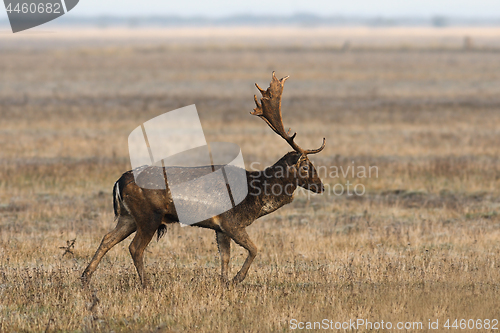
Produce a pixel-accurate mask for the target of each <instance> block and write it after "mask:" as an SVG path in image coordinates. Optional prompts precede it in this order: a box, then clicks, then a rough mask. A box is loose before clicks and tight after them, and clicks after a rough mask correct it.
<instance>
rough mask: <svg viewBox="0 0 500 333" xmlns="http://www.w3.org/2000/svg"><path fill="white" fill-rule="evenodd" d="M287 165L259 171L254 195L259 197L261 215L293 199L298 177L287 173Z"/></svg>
mask: <svg viewBox="0 0 500 333" xmlns="http://www.w3.org/2000/svg"><path fill="white" fill-rule="evenodd" d="M284 167H285V166H281V165H277V164H275V165H273V166H270V167H268V168H266V169H265V170H263V171H258V172H257V174H258V177H256V178H255V181H254V184H253V185H254V186H251V187H252V188H253V189H254V195H256V196H258V197H259V202H260V205H261V209H260V214H259V217H260V216H264V215H267V214H269V213H272V212H274V211H275V210H277V209H279V208H281V207H283V206H284V205H286V204H289V203H291V202H292V201H293V192H295V190H296V189H297V181H296V179H295V178H294V177H293V176H292V175H290V174H287V172H286V168H284Z"/></svg>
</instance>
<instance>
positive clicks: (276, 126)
mask: <svg viewBox="0 0 500 333" xmlns="http://www.w3.org/2000/svg"><path fill="white" fill-rule="evenodd" d="M287 79H288V76H286V77H284V78H282V79H280V80H278V79H277V78H276V76H275V75H274V71H273V78H272V80H271V84H270V85H269V88H267V90H264V89H262V88H261V87H259V85H258V84H257V83H256V84H255V86H256V87H257V89H259V91H260V93H261V94H262V98H261V99H260V103H259V101H258V99H257V96H256V95H254V100H255V104H256V105H257V107H256V108H255V109H253V110H254V111H253V112H250V114H252V115H254V116H259V117H260V118H262V119H263V120H264V121H265V122H266V123H267V124H268V125H269V127H271V129H272V130H273V131H274V132H275V133H276V134H278V135H279V136H281V137H282V138H283V139H285V141H286V142H288V144H289V145H290V146H291V147H292V148H293V149H294V150H295V151H296V152H299V153H301V154H302V155H308V154H316V153H319V152H320V151H322V150H323V148H325V144H326V140H325V138H323V144H322V145H321V147H320V148H318V149H311V150H304V149H302V148H300V147H299V145H297V144H296V143H295V141H293V139H294V138H295V136H296V135H297V133H294V134H293V135H292V136H290V135H288V134H289V133H290V129H289V130H288V132H285V128H284V127H283V118H282V116H281V94H282V93H283V86H284V84H285V81H286V80H287Z"/></svg>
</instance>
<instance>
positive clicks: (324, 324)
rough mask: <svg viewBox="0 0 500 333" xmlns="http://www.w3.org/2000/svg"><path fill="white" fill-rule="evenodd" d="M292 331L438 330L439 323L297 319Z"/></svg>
mask: <svg viewBox="0 0 500 333" xmlns="http://www.w3.org/2000/svg"><path fill="white" fill-rule="evenodd" d="M289 324H290V329H292V330H296V329H299V330H304V329H306V330H343V331H345V330H353V331H354V330H377V331H379V330H394V329H397V330H412V331H416V330H423V329H424V327H425V328H426V329H437V328H438V322H437V321H436V322H431V321H430V320H429V321H428V322H427V323H423V322H420V321H407V322H403V321H399V322H394V323H393V322H390V321H384V320H367V319H349V320H347V321H333V320H330V319H323V320H321V321H299V320H297V319H291V320H290V323H289Z"/></svg>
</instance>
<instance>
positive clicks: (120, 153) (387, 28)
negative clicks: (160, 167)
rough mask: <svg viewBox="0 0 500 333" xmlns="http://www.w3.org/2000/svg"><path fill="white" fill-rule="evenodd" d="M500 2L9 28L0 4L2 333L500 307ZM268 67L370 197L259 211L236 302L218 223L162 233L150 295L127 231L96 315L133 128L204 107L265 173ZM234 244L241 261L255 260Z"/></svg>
mask: <svg viewBox="0 0 500 333" xmlns="http://www.w3.org/2000/svg"><path fill="white" fill-rule="evenodd" d="M498 13H500V3H499V2H498V1H493V0H479V1H475V2H470V1H451V0H442V1H427V0H426V1H416V0H415V1H413V0H411V1H410V0H408V1H404V2H401V1H389V0H382V1H376V2H374V1H368V0H366V1H352V2H345V1H342V2H340V1H307V2H305V1H284V0H283V1H260V0H259V1H252V2H245V3H243V2H234V1H211V2H202V1H194V0H192V1H184V2H165V1H161V2H160V1H142V2H133V1H128V0H127V1H115V0H113V1H111V0H110V1H106V2H102V1H95V0H92V1H91V0H87V1H81V2H80V3H79V4H78V5H77V7H75V9H73V10H72V11H71V12H70V13H68V14H66V15H65V16H63V17H61V18H59V19H57V20H55V21H52V22H50V23H47V24H45V25H42V26H39V27H36V28H33V29H30V30H27V31H24V32H20V33H16V34H13V33H12V32H11V30H10V27H9V25H8V21H7V15H6V13H5V12H4V11H3V10H2V11H0V295H1V297H0V298H2V299H4V304H5V305H4V306H3V307H2V306H0V330H2V327H3V328H4V329H6V330H7V331H9V330H10V331H13V330H43V329H46V330H49V331H50V330H52V329H53V330H58V329H59V330H63V331H65V330H76V331H85V330H87V331H110V330H115V331H127V330H135V331H140V330H144V331H146V330H149V331H151V330H154V329H159V330H163V329H164V330H165V331H169V330H171V331H183V330H185V329H190V330H192V331H202V330H204V329H206V330H207V331H210V330H218V331H221V332H225V331H227V332H232V331H235V330H236V329H240V330H245V331H259V332H262V331H273V330H285V329H287V328H288V323H289V320H290V319H291V318H302V319H304V320H307V319H310V320H314V319H319V318H321V319H323V318H330V317H331V316H333V315H334V314H336V316H337V317H336V318H331V319H333V320H348V319H349V318H354V317H356V316H357V317H362V316H364V317H366V318H372V319H374V320H376V319H384V320H392V321H394V322H396V321H402V320H411V321H417V320H422V321H424V322H425V323H426V322H427V319H428V318H439V319H440V320H441V319H444V320H443V322H444V321H445V320H446V319H445V318H483V319H484V318H486V317H487V316H489V317H490V319H492V317H493V316H494V315H496V314H498V313H499V310H500V308H499V302H498V299H499V297H498V296H499V295H498V290H500V289H499V285H498V281H500V274H499V263H500V260H499V255H500V242H499V239H500V234H499V227H500V218H499V216H498V213H499V211H500V197H499V185H500V161H499V159H498V156H499V155H500V154H499V153H500V145H499V142H500V126H499V125H500V112H499V111H500V110H499V107H500V62H499V61H498V60H499V55H500V14H498ZM272 71H276V75H277V76H278V77H283V76H286V75H289V76H290V79H289V80H288V81H287V82H286V85H285V89H284V94H283V102H282V103H283V105H282V109H283V118H284V124H285V127H291V128H292V130H293V131H296V132H297V133H298V134H297V138H296V141H297V142H298V144H299V145H300V146H302V147H306V148H316V147H318V146H319V145H320V144H321V139H322V138H323V137H326V140H327V146H326V148H325V150H324V151H323V152H322V153H321V154H318V155H315V156H314V157H312V158H311V159H312V160H313V162H314V163H315V165H316V166H317V167H319V166H322V167H323V170H325V169H326V170H332V168H344V171H345V170H347V167H349V166H351V167H352V166H356V167H357V166H365V167H369V166H376V167H377V168H378V174H377V177H375V176H373V177H371V178H363V177H357V175H351V174H350V173H346V174H344V175H343V174H342V173H340V174H337V176H335V175H332V174H331V173H329V172H328V173H324V174H322V175H321V176H322V179H323V181H324V183H325V184H326V185H328V186H330V188H333V186H334V185H335V184H343V185H345V184H346V182H347V181H349V182H350V183H351V184H362V185H363V186H364V188H365V189H366V193H365V194H364V195H363V196H348V195H347V194H346V193H344V194H343V195H332V193H329V194H326V195H323V196H313V197H308V196H306V195H302V194H301V195H297V198H296V200H295V201H294V203H292V204H291V205H289V206H287V207H284V208H282V209H281V210H279V211H277V212H276V213H274V214H272V215H269V216H266V217H264V218H263V219H262V220H259V221H257V222H255V223H254V225H252V226H251V227H249V228H248V230H249V234H250V236H251V238H252V239H253V240H254V241H255V243H256V244H257V246H258V247H259V249H260V252H259V255H258V257H257V259H256V262H255V264H254V266H252V269H251V271H250V275H249V277H248V278H247V280H245V284H244V286H243V287H241V289H236V290H233V292H232V293H231V294H230V296H228V297H225V296H224V295H225V294H224V293H225V291H224V289H223V288H220V285H219V284H218V282H217V280H216V277H217V275H218V265H219V262H218V257H217V247H216V245H215V242H214V237H213V234H212V233H211V232H208V231H206V230H198V229H196V228H182V229H181V228H179V227H178V226H171V227H169V230H168V232H167V235H166V236H165V238H164V239H162V240H161V241H160V242H158V243H156V242H152V243H151V245H150V246H149V248H148V251H149V252H148V253H147V254H146V264H147V265H146V266H147V270H148V271H149V272H150V273H151V274H153V277H152V279H153V280H154V281H157V284H156V285H154V287H153V289H152V291H149V292H145V293H142V291H141V290H139V289H138V288H136V285H137V280H136V276H135V272H134V268H133V265H132V262H131V260H130V257H129V255H128V250H127V246H128V242H129V241H125V242H123V243H120V244H119V245H118V246H116V248H115V249H113V250H112V251H110V253H109V254H108V255H107V256H106V257H105V260H103V262H102V263H101V266H100V268H99V269H98V270H97V272H96V275H95V277H96V279H95V287H94V288H95V290H96V291H97V295H99V298H100V300H101V301H100V304H99V305H98V306H96V307H92V308H89V307H87V303H88V302H91V303H92V299H91V298H90V301H89V298H88V297H90V296H89V295H87V294H86V293H85V292H83V291H81V289H80V288H79V283H78V279H77V278H78V276H79V274H80V273H81V271H82V270H83V268H84V267H85V265H86V264H87V263H88V261H89V259H90V257H91V255H92V254H93V252H94V251H95V249H96V248H97V246H98V244H99V242H100V239H101V237H102V236H103V235H104V234H105V233H106V232H107V231H108V230H110V229H111V228H113V226H114V222H113V214H112V212H113V210H112V205H111V192H112V186H113V183H114V182H115V181H116V180H117V179H118V178H119V177H120V175H121V174H122V173H123V172H125V171H127V170H128V169H129V168H130V162H129V157H128V147H127V138H128V135H129V134H130V132H131V131H132V130H133V129H134V128H136V127H137V126H138V125H139V124H141V123H143V122H144V121H146V120H148V119H151V118H153V117H155V116H157V115H159V114H162V113H164V112H167V111H170V110H174V109H176V108H179V107H183V106H186V105H190V104H196V106H197V109H198V112H199V114H200V117H201V120H202V125H203V128H204V131H205V136H206V138H207V141H209V142H210V141H229V142H234V143H237V144H238V145H240V147H241V148H242V151H243V157H244V159H245V162H246V164H247V166H250V164H251V163H252V162H258V163H260V164H259V165H260V166H261V167H262V168H264V167H265V166H267V165H270V164H272V163H274V162H275V161H276V160H278V159H279V158H280V157H281V156H283V155H284V154H285V153H286V152H288V151H289V149H290V148H289V146H288V145H287V144H286V143H285V142H284V141H283V140H282V139H281V138H279V137H278V136H277V135H275V134H274V133H273V132H272V131H271V130H270V129H269V128H268V127H267V125H266V124H264V122H263V121H262V120H260V119H258V118H257V117H253V116H251V115H250V114H249V112H250V111H251V110H252V108H253V107H254V104H253V103H254V102H253V95H254V94H257V93H258V91H257V89H256V88H255V86H254V83H255V82H257V83H258V84H259V85H260V86H261V87H267V86H268V84H269V81H270V79H271V73H272ZM72 239H76V241H75V243H74V248H72V252H71V253H69V254H65V255H64V256H63V252H64V251H63V250H62V249H61V247H64V246H67V245H66V244H67V243H66V241H70V240H72ZM68 244H70V243H68ZM193 244H196V246H194V247H193ZM233 245H234V246H233V249H234V250H233V256H232V263H233V265H234V266H233V270H232V272H233V273H235V272H236V268H235V267H239V266H241V264H242V263H243V258H244V257H245V256H244V254H245V253H244V252H243V251H242V250H241V249H240V248H239V247H238V246H235V244H233ZM33 276H34V277H36V278H37V279H33ZM37 281H45V282H46V283H45V282H44V283H39V282H37ZM47 281H48V282H47ZM214 290H215V293H220V295H219V294H217V295H219V296H220V299H221V301H220V302H219V301H215V300H214V299H213V298H212V296H210V295H212V294H213V293H214ZM13 291H15V292H13ZM130 293H135V294H136V295H137V297H136V299H138V300H137V302H138V304H137V307H140V308H139V310H137V308H136V304H133V305H132V304H130V305H128V304H129V303H128V299H129V294H130ZM19 295H27V296H19ZM158 295H162V297H161V298H158V297H159V296H158ZM176 295H186V297H185V298H182V297H179V296H176ZM123 304H127V305H126V306H124V305H123ZM193 304H196V306H195V305H193ZM311 304H312V305H311ZM157 307H159V308H157ZM20 309H22V311H21V310H20ZM23 311H24V312H23ZM222 314H223V315H222ZM26 318H28V319H31V320H26ZM89 318H90V319H89ZM256 318H258V320H256ZM1 325H4V326H1Z"/></svg>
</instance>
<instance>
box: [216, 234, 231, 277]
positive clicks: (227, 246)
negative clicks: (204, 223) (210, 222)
mask: <svg viewBox="0 0 500 333" xmlns="http://www.w3.org/2000/svg"><path fill="white" fill-rule="evenodd" d="M215 235H216V239H217V247H218V248H219V253H220V262H221V271H220V275H221V279H222V281H223V282H227V280H228V279H227V274H228V269H229V259H230V258H231V238H230V237H229V236H228V235H226V234H225V233H223V232H222V231H216V232H215Z"/></svg>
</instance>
